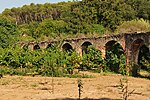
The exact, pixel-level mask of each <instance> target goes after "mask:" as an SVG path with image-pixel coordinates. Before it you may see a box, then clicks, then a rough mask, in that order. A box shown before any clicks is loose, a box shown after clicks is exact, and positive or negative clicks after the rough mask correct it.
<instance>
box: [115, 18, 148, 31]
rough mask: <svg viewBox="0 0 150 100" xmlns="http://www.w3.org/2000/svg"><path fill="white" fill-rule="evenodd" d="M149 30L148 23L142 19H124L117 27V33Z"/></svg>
mask: <svg viewBox="0 0 150 100" xmlns="http://www.w3.org/2000/svg"><path fill="white" fill-rule="evenodd" d="M148 31H150V23H149V21H147V20H144V19H137V20H132V21H125V22H123V23H122V24H121V25H120V26H118V28H117V32H118V33H135V32H148Z"/></svg>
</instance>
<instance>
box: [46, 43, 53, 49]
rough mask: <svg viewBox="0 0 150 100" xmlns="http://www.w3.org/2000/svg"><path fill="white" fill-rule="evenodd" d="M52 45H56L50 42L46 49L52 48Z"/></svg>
mask: <svg viewBox="0 0 150 100" xmlns="http://www.w3.org/2000/svg"><path fill="white" fill-rule="evenodd" d="M52 47H54V46H53V45H52V44H48V45H47V47H46V49H49V48H52Z"/></svg>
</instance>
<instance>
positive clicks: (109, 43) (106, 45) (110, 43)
mask: <svg viewBox="0 0 150 100" xmlns="http://www.w3.org/2000/svg"><path fill="white" fill-rule="evenodd" d="M115 44H119V45H120V46H121V48H122V49H123V50H124V47H123V45H122V44H121V43H119V42H118V41H116V40H110V41H108V42H106V44H105V50H106V51H107V50H109V49H111V47H112V46H113V45H115Z"/></svg>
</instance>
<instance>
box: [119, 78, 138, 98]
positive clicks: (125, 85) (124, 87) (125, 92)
mask: <svg viewBox="0 0 150 100" xmlns="http://www.w3.org/2000/svg"><path fill="white" fill-rule="evenodd" d="M120 89H121V90H122V91H121V92H122V94H123V97H122V98H123V100H128V97H129V96H130V95H131V94H133V92H134V91H135V89H134V90H132V91H131V92H129V84H128V79H127V77H124V78H122V79H120Z"/></svg>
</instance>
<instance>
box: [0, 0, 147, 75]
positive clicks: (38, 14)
mask: <svg viewBox="0 0 150 100" xmlns="http://www.w3.org/2000/svg"><path fill="white" fill-rule="evenodd" d="M149 21H150V0H82V1H72V2H60V3H56V4H50V3H45V4H34V3H31V4H30V5H24V6H23V7H18V8H11V9H5V10H4V11H3V12H2V13H1V14H0V48H1V49H0V65H1V67H0V73H2V74H22V75H25V74H26V73H38V74H41V75H52V72H54V75H55V76H61V75H63V74H68V73H69V74H72V73H73V72H72V71H73V69H75V68H81V69H82V70H92V69H93V68H97V71H98V72H99V71H113V72H116V73H121V74H129V73H128V72H127V70H126V66H125V55H124V52H123V50H122V48H120V45H118V44H115V45H114V46H113V47H112V49H111V50H110V51H107V55H106V58H105V59H104V58H102V56H101V53H100V52H99V51H97V50H95V49H94V48H93V47H89V49H88V51H89V53H88V54H85V55H84V56H83V57H80V56H79V55H78V54H76V53H75V52H74V51H70V52H60V51H59V49H58V48H57V47H56V46H54V47H53V48H50V49H48V50H37V51H30V50H26V49H20V48H13V45H14V44H15V43H17V42H19V41H42V40H48V39H51V40H54V39H64V38H73V37H91V36H101V35H103V34H108V33H109V34H111V33H133V32H137V31H138V32H147V31H150V22H149ZM116 47H117V48H118V49H116ZM144 50H145V49H141V51H140V52H141V54H142V55H140V58H139V59H140V61H139V65H140V66H141V67H142V68H143V69H146V70H149V71H150V68H149V67H150V53H147V54H145V53H143V52H144ZM49 66H51V67H49ZM143 66H144V67H143Z"/></svg>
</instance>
